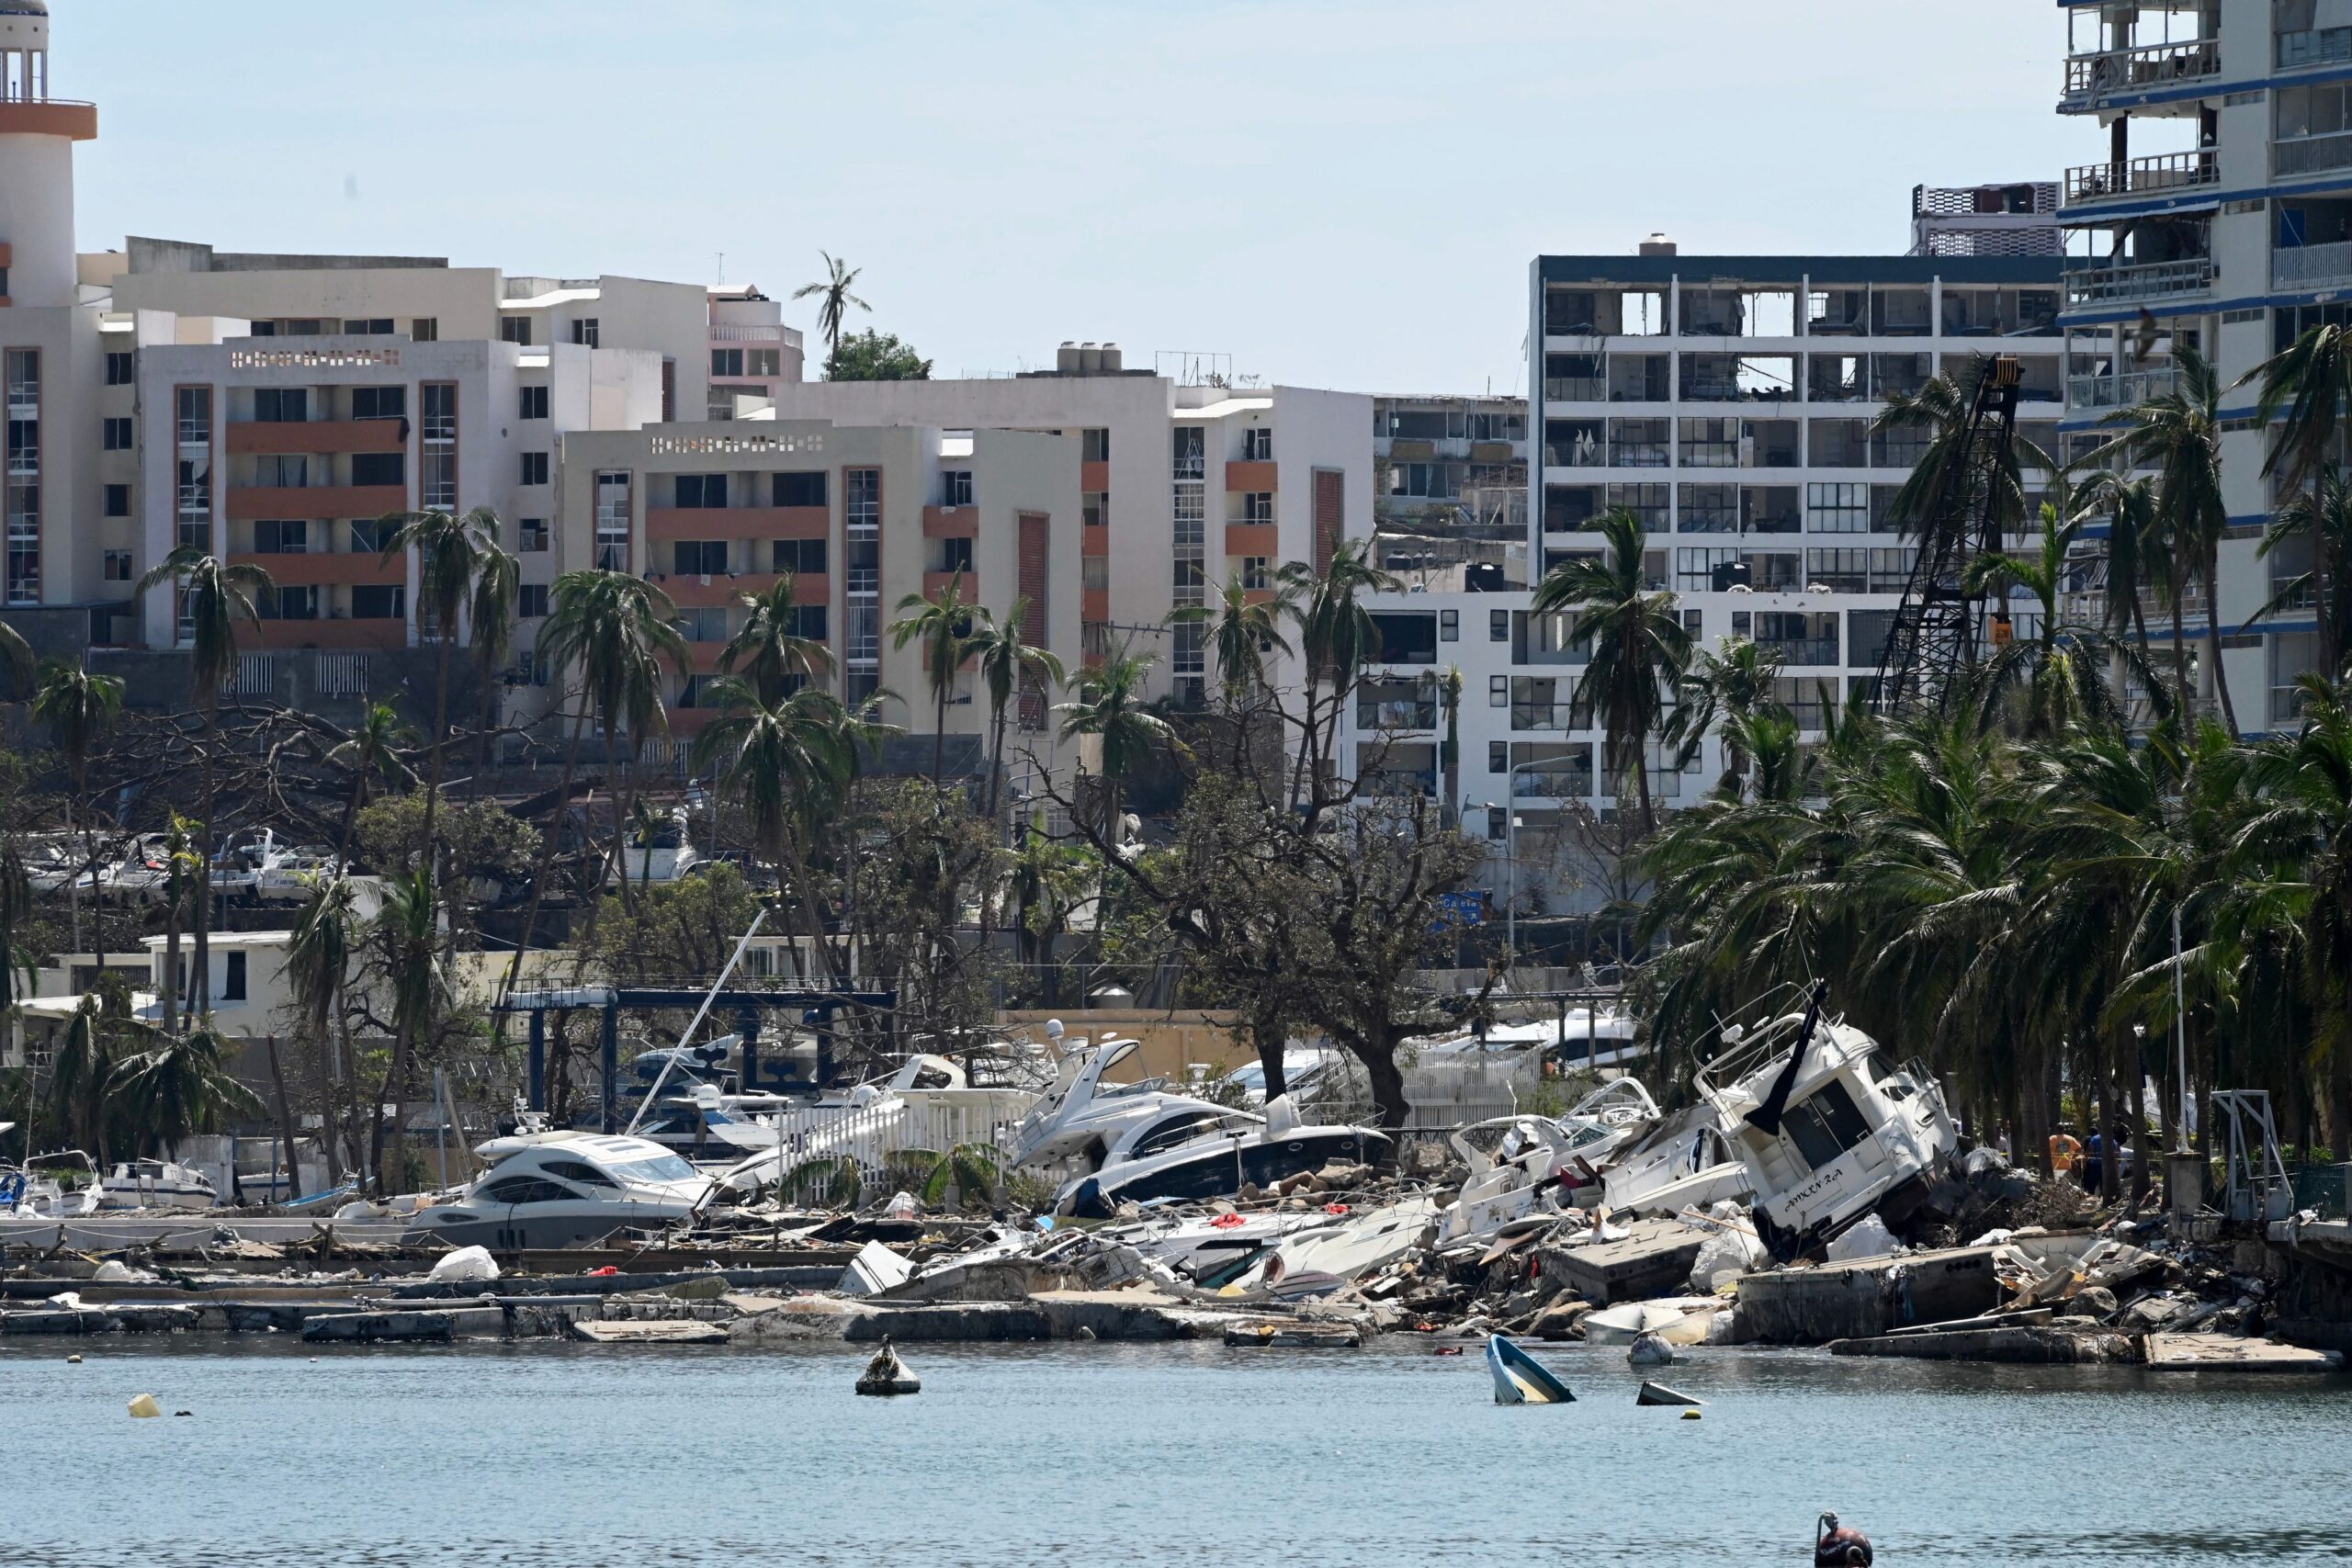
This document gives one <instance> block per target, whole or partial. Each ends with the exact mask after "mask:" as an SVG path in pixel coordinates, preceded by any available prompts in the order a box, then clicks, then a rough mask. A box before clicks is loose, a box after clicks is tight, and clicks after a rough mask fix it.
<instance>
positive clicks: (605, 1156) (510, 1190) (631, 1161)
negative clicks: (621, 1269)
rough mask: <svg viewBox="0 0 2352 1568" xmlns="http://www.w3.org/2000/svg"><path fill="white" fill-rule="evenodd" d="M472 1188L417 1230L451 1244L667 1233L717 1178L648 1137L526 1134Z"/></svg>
mask: <svg viewBox="0 0 2352 1568" xmlns="http://www.w3.org/2000/svg"><path fill="white" fill-rule="evenodd" d="M526 1136H531V1137H533V1138H535V1139H537V1140H543V1141H534V1142H530V1143H526V1144H524V1145H522V1146H520V1147H517V1148H515V1150H514V1152H513V1153H511V1154H509V1155H508V1156H506V1157H505V1158H504V1159H503V1160H501V1161H500V1162H499V1163H498V1164H497V1165H496V1166H494V1167H492V1168H491V1169H490V1170H489V1171H488V1172H487V1173H485V1174H484V1175H483V1176H482V1177H481V1179H479V1180H477V1181H476V1182H474V1184H473V1185H472V1186H470V1187H469V1188H467V1189H466V1190H465V1193H464V1195H463V1196H462V1197H459V1198H458V1199H455V1200H453V1201H446V1202H435V1203H434V1204H431V1205H430V1206H428V1207H427V1208H425V1209H424V1211H423V1212H421V1213H418V1214H417V1216H416V1218H415V1219H414V1220H413V1221H412V1222H411V1223H410V1225H409V1233H410V1234H411V1235H417V1236H420V1237H427V1238H430V1239H432V1240H435V1241H439V1242H443V1243H446V1244H447V1245H448V1246H450V1247H475V1246H479V1247H492V1248H497V1249H501V1250H505V1249H513V1248H521V1247H594V1246H595V1245H597V1244H598V1243H599V1242H602V1241H603V1240H604V1239H605V1237H606V1236H609V1235H612V1234H613V1233H615V1232H616V1231H625V1230H637V1231H658V1230H662V1229H665V1228H667V1227H668V1226H670V1225H672V1224H676V1223H677V1222H678V1221H681V1220H684V1219H686V1218H688V1217H689V1216H691V1215H693V1214H695V1213H698V1212H699V1211H700V1210H701V1208H702V1206H703V1205H704V1203H705V1202H707V1201H708V1200H709V1197H710V1194H711V1188H712V1183H711V1180H710V1179H709V1178H708V1177H707V1176H704V1175H702V1174H701V1173H700V1172H698V1171H696V1170H695V1168H694V1167H693V1166H690V1165H688V1164H687V1163H686V1162H685V1161H684V1160H683V1159H680V1158H679V1157H678V1156H676V1155H673V1154H672V1153H671V1152H670V1151H669V1150H667V1149H665V1148H663V1147H662V1145H659V1144H650V1143H647V1142H646V1141H645V1140H644V1139H642V1138H625V1137H619V1136H607V1135H605V1134H579V1135H564V1134H526Z"/></svg>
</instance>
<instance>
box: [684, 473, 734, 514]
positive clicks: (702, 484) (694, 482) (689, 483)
mask: <svg viewBox="0 0 2352 1568" xmlns="http://www.w3.org/2000/svg"><path fill="white" fill-rule="evenodd" d="M673 483H674V488H673V491H672V492H671V493H672V494H673V496H674V497H675V499H676V504H677V505H679V506H681V507H683V508H684V509H686V510H688V511H707V510H712V509H716V508H718V507H723V506H725V505H726V504H727V476H726V475H725V474H679V475H676V476H674V481H673Z"/></svg>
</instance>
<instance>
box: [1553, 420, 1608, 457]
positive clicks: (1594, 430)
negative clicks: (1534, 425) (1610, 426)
mask: <svg viewBox="0 0 2352 1568" xmlns="http://www.w3.org/2000/svg"><path fill="white" fill-rule="evenodd" d="M1601 442H1602V430H1601V423H1600V421H1599V420H1597V419H1547V420H1545V421H1544V465H1545V466H1546V467H1548V468H1599V467H1600V463H1601V458H1602V457H1604V456H1605V449H1604V448H1603V446H1602V444H1601Z"/></svg>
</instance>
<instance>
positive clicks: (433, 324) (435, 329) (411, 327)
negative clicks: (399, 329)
mask: <svg viewBox="0 0 2352 1568" xmlns="http://www.w3.org/2000/svg"><path fill="white" fill-rule="evenodd" d="M408 335H409V341H410V342H412V343H439V342H440V341H441V319H440V318H439V317H437V316H417V317H413V318H412V319H411V320H410V321H409V323H408Z"/></svg>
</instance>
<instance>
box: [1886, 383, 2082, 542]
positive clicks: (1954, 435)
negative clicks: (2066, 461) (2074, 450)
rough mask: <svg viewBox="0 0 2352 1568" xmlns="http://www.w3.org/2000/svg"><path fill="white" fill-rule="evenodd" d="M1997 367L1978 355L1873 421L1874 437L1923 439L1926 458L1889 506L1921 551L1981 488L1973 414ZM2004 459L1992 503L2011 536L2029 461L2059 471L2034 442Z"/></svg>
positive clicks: (1896, 397) (1892, 518)
mask: <svg viewBox="0 0 2352 1568" xmlns="http://www.w3.org/2000/svg"><path fill="white" fill-rule="evenodd" d="M1992 367H1993V362H1992V360H1991V359H1990V358H1988V357H1986V356H1985V355H1974V356H1973V357H1971V358H1970V359H1969V361H1968V362H1967V363H1966V364H1965V365H1964V366H1962V367H1960V368H1958V369H1956V370H1948V371H1946V372H1945V373H1944V374H1943V375H1940V376H1937V377H1933V378H1930V379H1929V380H1928V382H1927V383H1926V384H1925V385H1924V386H1922V387H1921V388H1920V389H1918V390H1917V392H1897V393H1894V394H1892V395H1890V396H1889V397H1888V398H1887V400H1886V407H1885V409H1884V410H1883V411H1882V412H1880V413H1879V415H1878V417H1877V418H1876V419H1874V420H1872V421H1871V434H1872V435H1874V436H1875V435H1881V434H1914V433H1917V434H1920V435H1921V436H1922V437H1923V439H1922V443H1921V446H1922V450H1921V453H1920V457H1919V460H1918V461H1917V463H1916V464H1914V465H1913V467H1912V469H1911V475H1910V477H1909V478H1908V479H1905V480H1904V482H1903V487H1902V489H1900V490H1898V491H1895V493H1894V500H1893V501H1892V502H1890V503H1889V504H1888V506H1887V521H1888V522H1889V523H1890V524H1891V525H1894V527H1895V528H1896V529H1897V530H1899V531H1900V532H1902V533H1904V534H1906V535H1909V536H1912V537H1914V538H1917V539H1919V540H1920V541H1921V547H1922V548H1927V547H1928V546H1929V541H1928V539H1927V535H1928V530H1930V529H1932V528H1936V527H1939V526H1945V525H1950V524H1951V522H1952V521H1953V518H1952V516H1951V513H1952V510H1953V508H1954V506H1955V504H1956V503H1957V502H1960V501H1961V500H1962V498H1965V497H1966V496H1967V495H1968V492H1969V491H1970V489H1971V487H1972V485H1973V482H1974V481H1973V476H1971V474H1970V473H1969V471H1968V470H1969V465H1970V462H1971V460H1972V455H1971V453H1970V451H1969V442H1968V423H1969V413H1970V411H1971V410H1972V409H1973V408H1974V407H1975V403H1976V398H1977V393H1978V390H1979V389H1980V387H1981V385H1982V383H1983V381H1984V378H1985V376H1986V375H1988V374H1989V373H1990V372H1991V370H1992ZM2004 457H2005V460H2004V462H2003V463H2002V465H2001V467H2000V468H1999V469H1998V471H1997V472H1996V473H1995V474H1994V475H1993V482H1994V486H1995V490H1994V494H1993V496H1992V504H1993V511H1994V516H1995V518H1996V521H1998V522H1999V523H2000V525H2002V528H2003V530H2004V531H2005V532H2006V531H2007V530H2008V529H2009V528H2011V527H2012V526H2014V525H2016V524H2018V523H2019V522H2021V521H2022V520H2023V519H2024V517H2025V480H2024V478H2023V465H2024V464H2025V463H2028V462H2030V463H2031V464H2033V465H2034V466H2035V467H2037V468H2052V467H2054V465H2053V464H2052V462H2051V460H2050V457H2049V456H2048V454H2046V453H2044V452H2042V451H2041V449H2040V448H2039V447H2037V446H2034V445H2033V444H2032V443H2031V442H2030V441H2022V440H2019V441H2016V442H2014V443H2013V444H2012V445H2011V446H2010V448H2009V450H2008V451H2007V453H2006V454H2005V455H2004ZM1952 543H1953V545H1954V547H1956V548H1959V549H1966V548H1968V547H1969V545H1970V541H1969V540H1968V539H1966V538H1961V539H1957V540H1954V541H1952Z"/></svg>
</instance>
